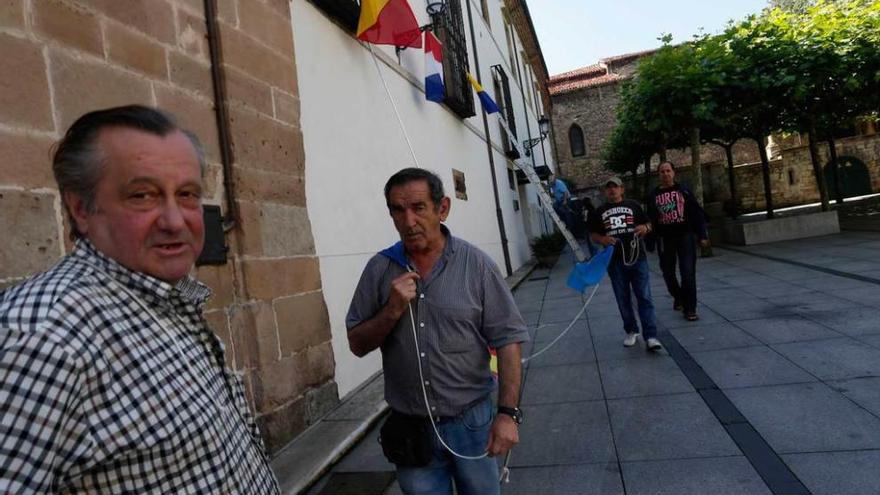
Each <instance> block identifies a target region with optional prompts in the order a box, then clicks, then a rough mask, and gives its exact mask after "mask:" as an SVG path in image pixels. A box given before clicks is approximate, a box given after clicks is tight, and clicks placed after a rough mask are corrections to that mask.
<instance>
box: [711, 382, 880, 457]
mask: <svg viewBox="0 0 880 495" xmlns="http://www.w3.org/2000/svg"><path fill="white" fill-rule="evenodd" d="M726 393H727V396H728V397H729V398H730V400H732V401H733V403H734V404H735V405H736V407H737V408H739V410H740V411H741V412H742V413H743V415H745V417H746V418H748V420H749V421H750V422H751V423H752V425H753V426H754V427H755V429H757V430H758V432H759V433H760V434H761V435H762V436H763V437H764V439H765V440H767V442H768V443H769V444H770V446H771V447H773V448H774V449H775V450H776V452H778V453H780V454H783V453H795V452H821V451H839V450H858V449H877V448H880V419H877V418H876V417H874V416H873V415H871V414H870V413H869V412H867V411H865V410H864V409H862V408H861V407H859V406H857V405H856V404H854V403H852V402H851V401H850V400H848V399H847V398H845V397H843V396H842V395H840V394H839V393H837V392H835V391H834V390H832V389H831V388H830V387H828V386H827V385H825V384H823V383H807V384H796V385H778V386H772V387H757V388H741V389H731V390H728V391H727V392H726Z"/></svg>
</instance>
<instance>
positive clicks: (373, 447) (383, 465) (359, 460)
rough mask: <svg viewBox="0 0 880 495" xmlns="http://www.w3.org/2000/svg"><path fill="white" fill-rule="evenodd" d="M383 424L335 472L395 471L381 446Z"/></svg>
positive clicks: (371, 432) (359, 444) (374, 429)
mask: <svg viewBox="0 0 880 495" xmlns="http://www.w3.org/2000/svg"><path fill="white" fill-rule="evenodd" d="M383 421H384V420H383ZM381 424H382V422H379V423H378V424H377V425H376V427H374V428H373V429H372V430H371V431H370V433H368V434H367V435H366V436H364V438H363V440H362V441H361V442H360V443H358V445H357V447H355V448H354V449H352V450H351V451H350V452H349V453H348V454H347V455H346V456H345V458H344V459H343V460H342V461H341V462H340V463H339V464H337V465H336V467H335V468H334V471H338V472H342V473H364V472H381V471H394V464H391V463H390V462H388V459H386V458H385V455H384V454H383V453H382V446H381V445H380V444H379V426H380V425H381Z"/></svg>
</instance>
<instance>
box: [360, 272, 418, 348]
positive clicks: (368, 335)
mask: <svg viewBox="0 0 880 495" xmlns="http://www.w3.org/2000/svg"><path fill="white" fill-rule="evenodd" d="M418 279H419V274H418V273H415V272H409V273H404V274H403V275H401V276H399V277H397V278H396V279H394V280H393V281H392V282H391V293H390V294H389V296H388V302H387V303H385V305H384V306H382V308H381V309H380V310H379V311H378V312H377V313H376V314H374V315H373V316H372V317H370V318H368V319H366V320H364V321H362V322H361V323H358V324H357V325H355V326H354V327H352V328H351V329H349V331H348V347H349V349H351V352H352V353H354V355H355V356H357V357H364V356H366V355H367V354H369V353H370V352H372V351H373V350H375V349H377V348H378V347H379V346H380V345H382V342H384V341H385V337H387V336H388V334H389V333H391V330H393V329H394V325H395V324H397V320H399V319H400V317H401V316H403V314H404V313H405V312H406V310H407V308H408V307H409V303H410V301H412V300H413V299H415V297H416V293H417V290H416V289H417V286H416V281H417V280H418ZM360 289H361V287H358V290H360Z"/></svg>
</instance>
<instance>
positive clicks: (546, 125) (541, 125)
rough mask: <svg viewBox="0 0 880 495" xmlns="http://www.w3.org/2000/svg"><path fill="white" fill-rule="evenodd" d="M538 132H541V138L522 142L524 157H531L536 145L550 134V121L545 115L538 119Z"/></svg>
mask: <svg viewBox="0 0 880 495" xmlns="http://www.w3.org/2000/svg"><path fill="white" fill-rule="evenodd" d="M538 130H539V131H540V132H541V137H538V138H532V139H526V140H525V141H523V143H522V144H523V148H525V150H526V156H531V154H532V148H534V147H535V146H537V145H538V143H540V142H541V141H543V140H544V139H545V138H546V137H547V134H550V119H548V118H547V116H545V115H541V118H539V119H538Z"/></svg>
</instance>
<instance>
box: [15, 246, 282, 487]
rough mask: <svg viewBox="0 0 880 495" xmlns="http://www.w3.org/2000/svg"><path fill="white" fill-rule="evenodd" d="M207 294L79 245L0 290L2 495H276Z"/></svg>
mask: <svg viewBox="0 0 880 495" xmlns="http://www.w3.org/2000/svg"><path fill="white" fill-rule="evenodd" d="M209 295H210V291H209V289H208V288H207V287H205V286H204V285H202V284H200V283H198V282H196V281H195V280H193V279H191V278H186V279H184V280H182V281H181V282H180V283H178V284H177V285H176V286H171V285H170V284H167V283H164V282H162V281H160V280H157V279H155V278H152V277H149V276H146V275H144V274H141V273H137V272H133V271H131V270H128V269H126V268H124V267H123V266H121V265H119V264H118V263H116V262H115V261H113V260H111V259H109V258H108V257H106V256H104V255H103V254H101V253H99V252H98V251H97V250H96V249H95V248H94V247H93V246H92V245H91V244H90V243H88V242H86V241H82V240H80V241H79V242H77V245H76V249H75V250H74V251H73V252H72V253H71V254H70V255H68V256H66V257H65V258H64V259H62V260H61V261H60V262H59V263H58V264H57V265H56V266H55V267H53V268H52V269H50V270H49V271H47V272H45V273H43V274H41V275H38V276H36V277H34V278H31V279H29V280H28V281H26V282H24V283H23V284H21V285H19V286H16V287H12V288H10V289H8V290H6V291H5V292H3V293H2V294H0V493H3V494H7V493H129V494H141V493H162V494H171V493H173V494H177V493H223V494H226V493H230V494H231V493H255V494H257V493H258V494H264V493H278V492H279V490H278V485H277V482H276V480H275V477H274V475H273V474H272V471H271V469H270V467H269V462H268V459H267V457H266V453H265V449H264V447H263V443H262V440H261V439H260V436H259V431H258V430H257V427H256V424H255V423H254V420H253V417H252V416H251V413H250V410H249V409H248V405H247V403H246V401H245V398H244V393H243V389H242V384H241V381H240V380H241V379H240V378H239V377H238V376H237V375H235V374H234V373H232V372H231V371H229V370H228V369H226V367H225V364H224V359H223V346H222V344H221V342H220V341H219V340H218V339H217V337H216V336H215V335H214V333H213V332H211V330H210V329H209V328H208V327H207V325H206V323H205V320H204V319H203V318H202V316H201V308H202V306H203V304H204V302H205V300H206V299H207V297H208V296H209ZM135 298H137V300H140V303H139V302H137V300H136V299H135Z"/></svg>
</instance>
